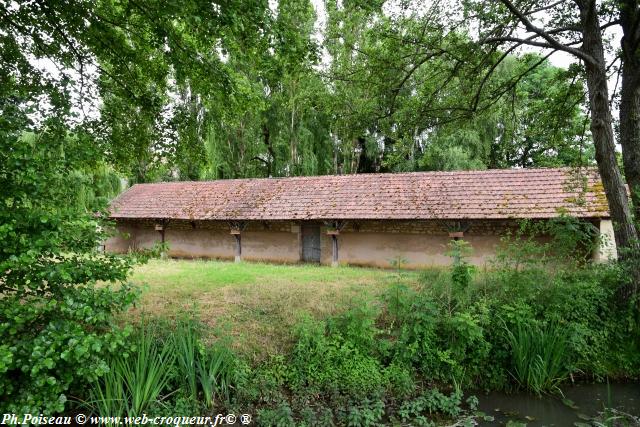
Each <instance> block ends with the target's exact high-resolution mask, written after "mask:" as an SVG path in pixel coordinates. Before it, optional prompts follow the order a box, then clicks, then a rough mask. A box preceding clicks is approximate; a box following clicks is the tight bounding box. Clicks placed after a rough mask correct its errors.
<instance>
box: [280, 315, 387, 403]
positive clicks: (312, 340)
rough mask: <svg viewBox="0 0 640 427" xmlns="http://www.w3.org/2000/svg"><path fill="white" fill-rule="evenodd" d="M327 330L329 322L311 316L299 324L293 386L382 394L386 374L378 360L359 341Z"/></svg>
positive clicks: (306, 390)
mask: <svg viewBox="0 0 640 427" xmlns="http://www.w3.org/2000/svg"><path fill="white" fill-rule="evenodd" d="M371 327H372V326H371ZM326 331H327V325H326V323H325V322H314V321H311V320H309V319H307V320H305V321H304V322H302V323H301V324H300V325H299V326H298V328H297V332H296V335H297V341H296V344H295V346H294V350H293V354H292V360H291V368H292V372H291V377H290V382H291V385H292V386H293V389H294V390H295V391H296V392H297V393H306V394H312V393H326V394H332V393H342V394H344V395H347V396H353V397H362V398H364V397H367V396H372V395H375V394H378V393H380V392H381V391H382V389H383V386H384V384H383V378H384V377H383V374H382V369H381V366H380V363H379V362H378V360H377V359H375V358H374V357H372V356H369V355H367V354H365V352H364V351H363V350H362V349H361V348H360V347H359V346H358V343H354V342H352V341H350V340H348V339H346V338H345V337H343V336H342V335H340V334H338V333H334V334H331V335H326V334H325V332H326Z"/></svg>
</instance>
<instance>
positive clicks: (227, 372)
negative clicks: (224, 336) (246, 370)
mask: <svg viewBox="0 0 640 427" xmlns="http://www.w3.org/2000/svg"><path fill="white" fill-rule="evenodd" d="M234 360H235V356H234V354H233V353H232V352H231V351H230V350H229V348H228V347H227V346H226V345H224V343H216V344H215V345H213V346H212V347H211V348H209V349H207V351H205V352H203V354H201V355H200V358H199V360H198V363H197V365H196V366H197V371H198V381H199V383H200V387H201V388H202V395H203V397H204V404H205V406H206V407H207V408H212V407H213V405H214V403H215V401H216V399H220V400H223V401H225V402H228V401H229V396H230V392H231V387H233V384H234V382H235V380H236V376H235V367H236V364H235V362H234Z"/></svg>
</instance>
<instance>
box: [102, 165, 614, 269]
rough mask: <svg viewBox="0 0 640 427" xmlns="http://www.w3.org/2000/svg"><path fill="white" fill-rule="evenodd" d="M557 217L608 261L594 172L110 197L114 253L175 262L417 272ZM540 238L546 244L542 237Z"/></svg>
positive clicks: (387, 177)
mask: <svg viewBox="0 0 640 427" xmlns="http://www.w3.org/2000/svg"><path fill="white" fill-rule="evenodd" d="M561 213H566V214H569V215H572V216H576V217H579V218H582V219H584V220H586V221H589V222H591V223H592V224H594V225H595V226H596V227H598V228H599V230H600V232H601V235H604V236H605V238H603V239H601V240H602V243H601V245H600V248H599V249H598V250H596V251H595V253H594V254H593V256H594V259H595V260H605V259H610V258H613V257H615V256H616V249H615V243H614V242H615V241H614V238H613V228H612V225H611V220H610V218H609V211H608V208H607V202H606V197H605V196H604V192H603V189H602V184H601V182H600V179H599V176H598V174H597V172H596V171H595V170H594V169H589V168H587V169H584V168H583V169H581V170H574V169H510V170H486V171H468V172H414V173H397V174H361V175H340V176H314V177H296V178H265V179H231V180H218V181H199V182H164V183H154V184H136V185H134V186H132V187H131V188H129V189H128V190H127V191H125V192H124V193H123V194H121V195H120V196H119V197H118V198H117V199H115V200H114V201H113V203H112V204H111V209H110V216H111V218H112V219H113V220H115V223H116V229H117V230H116V231H117V233H116V234H115V235H114V236H113V237H111V238H110V239H109V240H108V241H107V242H106V244H105V249H106V250H107V251H111V252H127V251H129V250H136V249H141V248H150V247H152V246H153V245H154V244H156V243H159V242H166V243H167V244H168V247H169V250H168V255H169V256H171V257H183V258H218V259H235V260H236V261H240V260H241V259H242V260H252V261H253V260H255V261H271V262H282V263H298V262H311V263H320V264H333V265H337V264H351V265H366V266H378V267H390V266H391V265H392V260H394V259H399V257H401V258H400V259H402V260H403V263H404V266H406V267H409V268H422V267H429V266H439V265H447V264H450V263H451V259H450V258H449V257H448V256H447V255H446V252H447V250H448V243H449V242H450V240H451V239H460V238H463V239H464V240H466V241H468V242H469V243H470V245H471V247H472V249H473V252H472V255H471V257H470V261H471V262H472V263H474V264H476V265H482V264H484V263H486V262H487V261H488V260H489V259H490V258H491V257H492V256H493V255H494V254H495V250H496V246H497V245H498V244H499V243H500V239H501V237H502V236H503V235H504V234H505V233H506V232H507V231H508V230H513V229H514V228H516V227H517V226H518V222H519V221H521V220H523V219H529V220H540V221H544V220H548V219H549V218H553V217H557V216H559V215H560V214H561ZM541 238H544V237H543V236H541Z"/></svg>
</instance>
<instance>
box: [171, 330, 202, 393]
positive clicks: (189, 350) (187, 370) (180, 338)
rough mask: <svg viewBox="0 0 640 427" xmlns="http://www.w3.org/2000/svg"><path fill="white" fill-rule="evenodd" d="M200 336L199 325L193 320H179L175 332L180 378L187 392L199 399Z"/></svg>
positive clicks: (173, 338) (174, 339)
mask: <svg viewBox="0 0 640 427" xmlns="http://www.w3.org/2000/svg"><path fill="white" fill-rule="evenodd" d="M199 340H200V337H199V334H198V331H197V325H196V323H195V322H193V321H188V320H183V321H179V322H178V324H177V326H176V330H175V332H174V334H173V337H172V341H173V346H174V347H175V353H176V359H177V367H178V373H179V376H180V379H181V380H182V381H183V382H184V385H185V388H186V390H185V391H186V392H187V393H188V395H189V396H190V397H191V398H192V399H193V400H197V399H198V373H197V368H196V365H197V362H198V353H199V352H200V342H199Z"/></svg>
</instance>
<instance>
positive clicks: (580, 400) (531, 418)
mask: <svg viewBox="0 0 640 427" xmlns="http://www.w3.org/2000/svg"><path fill="white" fill-rule="evenodd" d="M562 392H563V393H564V396H565V400H564V402H563V399H562V398H559V397H553V396H543V397H536V396H534V395H529V394H522V393H515V394H504V393H489V394H477V397H478V399H479V400H480V404H479V410H480V411H483V412H484V413H486V414H487V415H491V416H493V417H494V420H493V421H482V422H480V423H479V425H481V426H504V425H505V424H506V423H507V422H508V421H509V420H512V421H519V422H522V423H526V425H527V427H535V426H574V425H576V424H574V423H586V422H587V421H586V420H588V419H590V418H593V417H594V416H596V415H598V413H599V412H602V411H603V409H604V408H605V406H611V407H613V408H616V409H619V410H621V411H623V412H625V413H627V414H630V415H634V416H640V383H615V384H610V385H609V386H607V384H581V385H574V386H565V387H562ZM578 425H579V424H578Z"/></svg>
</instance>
